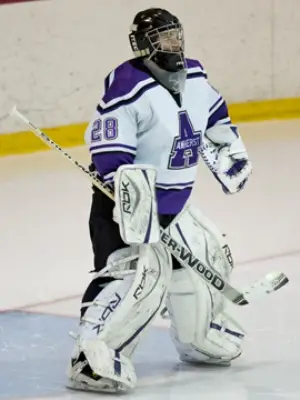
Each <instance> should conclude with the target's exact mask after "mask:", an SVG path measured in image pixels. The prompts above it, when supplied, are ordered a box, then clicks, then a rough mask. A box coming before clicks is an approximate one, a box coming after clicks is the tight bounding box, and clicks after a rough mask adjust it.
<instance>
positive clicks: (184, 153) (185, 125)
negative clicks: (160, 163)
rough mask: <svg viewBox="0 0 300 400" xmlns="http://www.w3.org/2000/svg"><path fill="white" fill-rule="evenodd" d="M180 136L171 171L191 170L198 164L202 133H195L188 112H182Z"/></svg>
mask: <svg viewBox="0 0 300 400" xmlns="http://www.w3.org/2000/svg"><path fill="white" fill-rule="evenodd" d="M178 118H179V135H178V136H176V137H175V139H174V141H173V146H172V150H171V155H170V158H169V169H183V168H190V167H193V166H195V165H197V164H198V159H199V148H200V144H201V135H202V131H195V130H194V128H193V125H192V122H191V120H190V118H189V115H188V113H187V111H180V112H179V113H178Z"/></svg>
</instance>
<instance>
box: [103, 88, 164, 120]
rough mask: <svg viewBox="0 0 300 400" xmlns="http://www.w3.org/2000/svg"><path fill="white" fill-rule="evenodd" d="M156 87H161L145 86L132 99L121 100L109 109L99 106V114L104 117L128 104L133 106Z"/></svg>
mask: <svg viewBox="0 0 300 400" xmlns="http://www.w3.org/2000/svg"><path fill="white" fill-rule="evenodd" d="M156 86H159V83H158V82H151V83H148V84H147V85H145V86H143V87H142V88H141V89H139V90H138V91H137V92H136V93H135V94H134V95H133V96H132V97H129V98H128V99H121V100H120V101H118V102H117V103H115V104H113V105H112V106H109V107H105V108H103V107H101V106H100V104H98V106H97V111H98V112H99V114H100V115H104V114H107V113H109V112H111V111H114V110H116V109H117V108H119V107H121V106H126V105H128V104H131V103H133V102H135V101H136V100H138V99H139V98H140V97H141V96H142V95H143V94H144V93H145V92H147V90H150V89H152V88H154V87H156Z"/></svg>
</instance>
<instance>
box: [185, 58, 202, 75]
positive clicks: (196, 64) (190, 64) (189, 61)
mask: <svg viewBox="0 0 300 400" xmlns="http://www.w3.org/2000/svg"><path fill="white" fill-rule="evenodd" d="M185 60H186V63H187V67H188V68H195V67H200V68H201V69H202V71H203V72H205V69H204V67H203V65H202V64H201V63H200V61H198V60H194V59H192V58H186V59H185Z"/></svg>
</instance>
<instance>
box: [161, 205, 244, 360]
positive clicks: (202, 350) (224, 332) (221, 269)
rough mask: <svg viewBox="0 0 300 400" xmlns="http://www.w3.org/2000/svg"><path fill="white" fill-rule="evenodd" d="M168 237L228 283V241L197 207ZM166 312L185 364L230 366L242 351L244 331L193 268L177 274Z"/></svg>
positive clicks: (187, 212) (183, 214) (185, 214)
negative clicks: (227, 313) (200, 363)
mask: <svg viewBox="0 0 300 400" xmlns="http://www.w3.org/2000/svg"><path fill="white" fill-rule="evenodd" d="M168 230H169V233H170V235H171V236H172V237H173V238H174V240H176V241H177V242H179V243H180V244H182V245H183V246H185V247H187V248H188V249H189V250H190V251H191V252H192V253H193V254H194V255H195V256H196V257H197V258H198V259H199V260H201V261H202V262H203V264H204V265H209V266H210V268H212V269H214V270H215V271H217V272H218V273H219V274H220V275H221V276H222V277H223V278H224V279H226V280H229V278H230V274H231V271H232V268H233V260H232V256H231V252H230V248H229V246H228V243H227V241H226V240H225V237H224V236H223V235H222V233H221V232H220V231H219V229H218V228H217V227H216V226H215V225H214V224H213V223H212V222H211V221H210V220H209V219H208V218H207V217H205V216H204V215H203V214H202V213H201V212H200V211H199V210H198V209H196V208H195V207H193V206H192V205H188V206H187V207H186V208H185V209H184V210H183V211H182V212H181V213H180V214H179V215H178V217H177V218H175V219H174V221H173V222H172V223H171V224H170V226H169V227H168ZM167 308H168V310H169V313H170V318H171V322H172V325H171V333H172V338H173V340H174V343H175V346H176V348H177V350H178V352H179V354H180V357H181V359H182V360H185V361H193V360H194V361H195V362H206V363H216V364H217V363H224V362H225V363H226V362H230V360H232V359H234V358H236V357H238V356H239V355H240V353H241V347H242V342H243V338H244V332H243V330H242V328H240V327H239V326H238V324H237V323H236V322H235V321H234V320H233V319H232V318H231V317H228V316H227V315H226V314H225V312H224V308H225V299H224V296H223V295H222V294H221V293H220V292H219V291H217V290H216V289H214V288H212V287H211V286H208V284H206V283H205V282H204V281H203V280H202V279H201V277H199V276H198V274H196V273H195V272H194V271H193V270H192V269H182V270H177V271H174V272H173V277H172V284H171V287H170V291H169V295H168V299H167Z"/></svg>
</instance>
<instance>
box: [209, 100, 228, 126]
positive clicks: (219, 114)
mask: <svg viewBox="0 0 300 400" xmlns="http://www.w3.org/2000/svg"><path fill="white" fill-rule="evenodd" d="M228 117H229V114H228V108H227V104H226V103H225V101H224V103H222V104H221V106H220V107H218V108H217V109H216V111H214V112H213V113H212V114H211V116H210V117H209V118H208V123H207V127H206V129H209V128H211V127H212V126H213V125H215V124H216V123H217V122H218V121H220V120H221V119H224V118H228ZM229 123H230V122H229Z"/></svg>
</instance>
